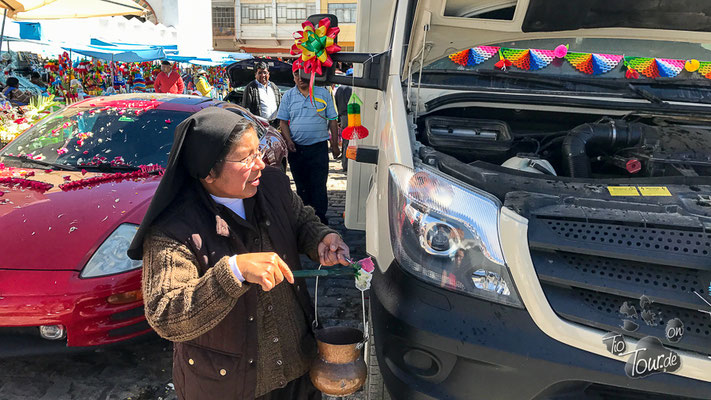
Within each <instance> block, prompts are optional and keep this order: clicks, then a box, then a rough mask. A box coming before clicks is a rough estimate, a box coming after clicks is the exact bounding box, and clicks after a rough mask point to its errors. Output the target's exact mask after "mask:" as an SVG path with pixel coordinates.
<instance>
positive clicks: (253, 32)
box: [212, 0, 357, 57]
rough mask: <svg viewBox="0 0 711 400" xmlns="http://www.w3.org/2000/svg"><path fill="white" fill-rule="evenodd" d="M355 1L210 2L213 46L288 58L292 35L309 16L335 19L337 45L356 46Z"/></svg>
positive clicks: (276, 0) (223, 0) (248, 0)
mask: <svg viewBox="0 0 711 400" xmlns="http://www.w3.org/2000/svg"><path fill="white" fill-rule="evenodd" d="M356 7H357V0H301V1H298V0H212V47H213V48H214V49H215V50H220V51H230V52H235V51H237V52H245V53H252V54H254V55H258V56H272V57H284V56H289V50H290V49H291V45H292V44H294V36H293V35H294V32H296V31H299V30H301V23H302V22H304V21H305V20H306V18H307V17H308V16H309V15H312V14H319V13H331V14H335V15H336V16H337V17H338V21H339V27H340V28H341V34H340V35H339V36H338V43H339V45H341V47H343V48H344V50H347V51H351V50H352V49H353V46H354V43H355V22H356Z"/></svg>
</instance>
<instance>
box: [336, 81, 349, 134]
mask: <svg viewBox="0 0 711 400" xmlns="http://www.w3.org/2000/svg"><path fill="white" fill-rule="evenodd" d="M351 94H353V88H352V87H350V86H345V85H344V86H341V87H339V88H338V90H336V95H335V96H334V97H335V99H336V108H338V123H339V124H340V125H341V128H345V127H347V126H348V100H350V99H351Z"/></svg>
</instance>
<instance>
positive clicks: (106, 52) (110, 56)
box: [62, 45, 165, 62]
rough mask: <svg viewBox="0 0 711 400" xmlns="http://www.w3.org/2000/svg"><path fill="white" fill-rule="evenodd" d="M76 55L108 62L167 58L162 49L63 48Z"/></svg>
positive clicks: (123, 46) (123, 47) (93, 46)
mask: <svg viewBox="0 0 711 400" xmlns="http://www.w3.org/2000/svg"><path fill="white" fill-rule="evenodd" d="M62 48H63V49H64V50H67V51H69V50H71V51H72V52H74V53H77V54H81V55H83V56H87V57H94V58H98V59H101V60H106V61H121V62H143V61H153V60H161V59H164V58H165V51H163V49H162V48H156V47H152V46H141V45H109V46H98V45H88V46H72V47H62Z"/></svg>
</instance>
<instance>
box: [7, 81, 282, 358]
mask: <svg viewBox="0 0 711 400" xmlns="http://www.w3.org/2000/svg"><path fill="white" fill-rule="evenodd" d="M205 107H223V108H226V109H229V110H231V111H234V112H236V113H239V114H242V115H244V116H245V117H247V118H250V119H252V120H254V121H255V122H256V125H257V129H258V131H259V132H258V133H259V135H260V139H261V142H262V145H264V146H266V147H267V154H266V156H265V161H266V162H267V163H268V164H271V165H275V166H280V167H282V168H284V167H285V165H286V163H285V157H286V153H287V150H286V145H285V144H284V141H283V139H282V137H281V135H280V134H279V132H277V131H276V130H274V129H273V128H271V127H269V125H268V124H267V123H266V122H265V121H264V120H261V119H260V118H257V117H254V116H253V115H252V114H250V113H249V112H248V111H246V110H245V109H243V108H241V107H238V106H236V105H234V104H230V103H224V102H220V101H216V100H212V99H206V98H200V97H194V96H181V95H157V94H129V95H117V96H111V97H104V98H95V99H89V100H85V101H83V102H80V103H76V104H73V105H71V106H68V107H66V108H64V109H63V110H61V111H59V112H57V113H55V114H52V115H50V116H47V117H46V118H45V119H43V120H42V121H41V122H40V123H38V124H37V125H36V126H34V127H32V128H30V129H28V130H27V131H26V132H24V133H23V134H22V135H20V136H19V137H18V138H17V139H15V140H14V141H12V142H11V143H10V144H9V145H7V146H6V147H5V148H3V149H2V150H0V339H1V340H0V355H4V356H8V355H17V354H30V353H47V352H51V351H54V350H61V349H66V348H67V347H69V348H71V347H83V346H96V345H102V344H109V343H114V342H119V341H123V340H127V339H130V338H133V337H136V336H139V335H142V334H145V333H147V332H150V327H149V326H148V324H147V323H146V320H145V318H144V314H143V302H142V296H141V263H140V262H137V261H132V260H130V259H129V258H128V257H127V256H126V250H127V248H128V245H129V244H130V243H131V240H132V238H133V235H134V234H135V232H136V229H137V227H138V225H139V224H140V222H141V219H142V218H143V215H144V213H145V212H146V210H147V208H148V204H149V203H150V201H151V197H152V196H153V193H154V191H155V190H156V188H157V187H158V183H159V181H160V171H161V166H165V164H166V162H167V159H168V153H169V151H170V148H171V145H172V143H173V131H174V129H175V127H176V126H177V125H178V124H179V123H180V122H181V121H183V120H184V119H185V118H187V117H188V116H190V115H191V114H192V113H194V112H197V111H198V110H200V109H202V108H205Z"/></svg>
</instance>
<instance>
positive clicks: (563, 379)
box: [370, 262, 711, 400]
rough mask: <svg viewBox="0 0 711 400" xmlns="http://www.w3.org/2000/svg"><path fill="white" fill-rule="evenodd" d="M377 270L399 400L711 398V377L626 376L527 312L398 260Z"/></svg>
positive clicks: (382, 353)
mask: <svg viewBox="0 0 711 400" xmlns="http://www.w3.org/2000/svg"><path fill="white" fill-rule="evenodd" d="M375 275H376V276H374V278H373V281H372V290H371V294H370V303H371V312H372V318H373V329H374V333H375V338H376V343H377V346H376V347H377V350H376V351H377V356H378V362H379V367H380V370H381V373H382V376H383V380H384V382H385V386H386V388H387V389H388V391H389V392H390V394H391V396H392V398H393V399H398V400H399V399H408V400H410V399H487V400H494V399H507V400H508V399H556V398H566V399H573V398H574V399H583V400H584V399H600V398H615V399H626V398H630V399H645V400H657V399H670V398H692V399H709V398H711V383H709V382H703V381H700V380H695V379H690V378H685V377H681V376H676V375H671V374H666V373H660V374H655V375H651V376H648V377H646V378H643V379H631V378H628V377H627V376H626V375H625V372H624V365H625V364H624V363H623V362H620V361H618V360H614V359H610V358H607V357H603V356H600V355H597V354H593V353H590V352H588V351H584V350H581V349H578V348H575V347H573V346H569V345H566V344H564V343H561V342H559V341H557V340H555V339H552V338H551V337H550V336H548V335H546V334H545V333H544V332H543V331H541V330H540V329H539V328H538V326H537V325H536V324H535V323H534V321H533V319H532V318H531V316H530V315H529V313H528V312H527V311H526V310H523V309H518V308H513V307H507V306H503V305H499V304H495V303H492V302H488V301H484V300H479V299H476V298H474V297H470V296H466V295H462V294H458V293H454V292H451V291H448V290H444V289H440V288H438V287H435V286H432V285H429V284H427V283H424V282H422V281H420V280H418V279H416V278H415V277H413V276H412V275H410V274H409V273H407V272H405V271H403V270H402V269H401V267H400V266H399V265H398V264H397V263H396V262H393V263H392V264H391V265H390V267H389V268H388V269H387V271H386V272H385V273H384V274H383V273H382V272H381V271H380V270H379V268H376V271H375ZM682 368H683V365H682ZM709 373H710V374H711V372H709Z"/></svg>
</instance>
